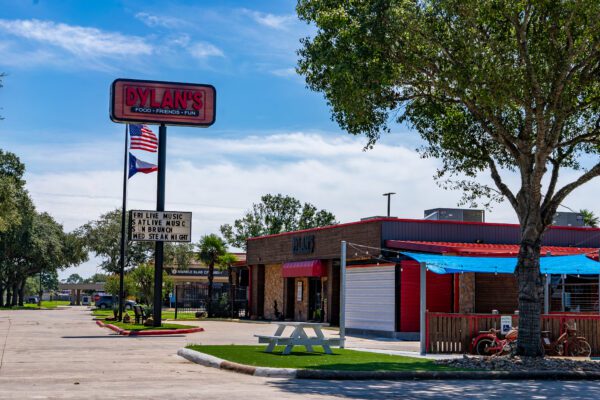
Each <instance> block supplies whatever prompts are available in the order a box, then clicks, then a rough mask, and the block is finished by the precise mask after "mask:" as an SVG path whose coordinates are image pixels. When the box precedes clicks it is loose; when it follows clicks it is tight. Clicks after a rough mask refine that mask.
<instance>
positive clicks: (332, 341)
mask: <svg viewBox="0 0 600 400" xmlns="http://www.w3.org/2000/svg"><path fill="white" fill-rule="evenodd" d="M271 323H272V324H275V325H278V326H277V330H276V331H275V334H273V335H254V336H255V337H257V338H258V343H268V345H267V348H266V349H265V351H266V352H267V353H272V352H273V350H274V349H275V346H279V345H285V349H284V350H283V354H284V355H288V354H290V353H291V351H292V349H293V348H294V346H304V347H305V348H306V351H309V352H312V351H313V346H322V347H323V350H324V351H325V353H327V354H333V352H332V351H331V346H339V345H340V338H326V337H325V335H323V331H322V330H321V328H322V327H323V326H324V325H325V324H319V323H312V322H271ZM287 327H293V328H294V329H293V331H292V333H291V334H290V335H289V336H284V335H283V332H284V330H285V328H287ZM305 328H311V329H312V330H313V331H314V332H315V336H308V334H307V333H306V331H305Z"/></svg>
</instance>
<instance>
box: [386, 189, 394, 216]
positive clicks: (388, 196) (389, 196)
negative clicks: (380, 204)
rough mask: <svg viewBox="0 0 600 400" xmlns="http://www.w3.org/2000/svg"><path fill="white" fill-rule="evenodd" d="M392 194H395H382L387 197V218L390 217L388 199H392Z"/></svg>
mask: <svg viewBox="0 0 600 400" xmlns="http://www.w3.org/2000/svg"><path fill="white" fill-rule="evenodd" d="M393 194H396V193H394V192H389V193H384V194H383V195H384V196H387V198H388V199H387V200H388V205H387V206H388V209H387V216H388V217H389V216H390V198H391V197H392V195H393Z"/></svg>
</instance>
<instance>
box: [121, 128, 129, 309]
mask: <svg viewBox="0 0 600 400" xmlns="http://www.w3.org/2000/svg"><path fill="white" fill-rule="evenodd" d="M128 139H129V124H125V150H124V156H123V205H122V208H121V249H120V260H119V321H122V320H123V304H124V301H125V300H124V297H125V293H124V292H125V290H124V283H123V282H124V280H125V264H126V262H125V258H126V257H127V226H126V225H127V182H128V181H129V151H128V149H127V145H128V144H129V143H128V142H129V141H128Z"/></svg>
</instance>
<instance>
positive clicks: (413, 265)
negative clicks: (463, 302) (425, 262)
mask: <svg viewBox="0 0 600 400" xmlns="http://www.w3.org/2000/svg"><path fill="white" fill-rule="evenodd" d="M400 265H401V268H402V271H401V272H400V307H399V310H400V315H399V318H400V331H401V332H418V331H419V296H420V286H419V285H420V283H421V282H420V281H421V279H420V274H419V263H417V262H416V261H402V262H401V263H400ZM427 309H428V310H429V311H435V312H452V275H451V274H447V275H439V274H435V273H433V272H429V271H428V272H427Z"/></svg>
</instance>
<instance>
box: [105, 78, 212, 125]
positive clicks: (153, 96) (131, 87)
mask: <svg viewBox="0 0 600 400" xmlns="http://www.w3.org/2000/svg"><path fill="white" fill-rule="evenodd" d="M110 97H111V103H110V119H111V120H112V121H114V122H122V123H130V122H137V123H150V124H152V123H154V124H165V125H189V126H199V127H207V126H210V125H212V124H213V123H214V122H215V112H216V98H217V92H216V90H215V88H214V86H212V85H204V84H195V83H176V82H160V81H144V80H137V79H117V80H115V81H114V82H113V83H112V86H111V96H110Z"/></svg>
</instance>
